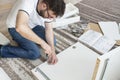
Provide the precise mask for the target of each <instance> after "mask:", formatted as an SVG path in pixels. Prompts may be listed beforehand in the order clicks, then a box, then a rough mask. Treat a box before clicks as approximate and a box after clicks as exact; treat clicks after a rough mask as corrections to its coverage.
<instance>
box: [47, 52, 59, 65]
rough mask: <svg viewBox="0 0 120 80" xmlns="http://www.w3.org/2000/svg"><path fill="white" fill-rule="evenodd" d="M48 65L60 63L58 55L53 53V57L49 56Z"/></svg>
mask: <svg viewBox="0 0 120 80" xmlns="http://www.w3.org/2000/svg"><path fill="white" fill-rule="evenodd" d="M47 61H48V63H49V64H56V63H57V62H58V58H57V56H56V53H55V52H53V53H52V54H51V55H48V60H47Z"/></svg>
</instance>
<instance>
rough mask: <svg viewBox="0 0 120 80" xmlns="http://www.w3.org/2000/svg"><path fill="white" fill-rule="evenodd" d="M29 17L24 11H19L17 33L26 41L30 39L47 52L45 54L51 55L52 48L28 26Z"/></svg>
mask: <svg viewBox="0 0 120 80" xmlns="http://www.w3.org/2000/svg"><path fill="white" fill-rule="evenodd" d="M28 20H29V15H28V14H27V13H26V12H24V11H19V12H18V14H17V18H16V31H17V32H18V33H20V34H21V35H22V36H23V37H25V38H26V39H29V40H31V41H33V42H35V43H37V44H39V45H41V47H42V48H43V49H44V50H45V53H47V54H48V55H50V54H51V53H52V52H51V47H50V46H49V45H48V44H47V43H46V42H45V41H44V40H42V39H41V38H40V37H38V36H37V35H36V34H35V33H34V32H33V31H32V30H31V29H30V27H29V26H28Z"/></svg>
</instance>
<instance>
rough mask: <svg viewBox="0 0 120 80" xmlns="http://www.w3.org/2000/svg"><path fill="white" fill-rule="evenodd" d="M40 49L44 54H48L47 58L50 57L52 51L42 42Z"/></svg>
mask: <svg viewBox="0 0 120 80" xmlns="http://www.w3.org/2000/svg"><path fill="white" fill-rule="evenodd" d="M41 47H42V48H43V49H44V51H45V53H46V54H48V56H49V55H51V53H52V49H51V47H50V46H49V45H48V44H47V43H46V42H42V44H41Z"/></svg>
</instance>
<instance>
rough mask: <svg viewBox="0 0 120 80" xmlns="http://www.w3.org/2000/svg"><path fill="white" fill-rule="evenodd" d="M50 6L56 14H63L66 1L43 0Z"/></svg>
mask: <svg viewBox="0 0 120 80" xmlns="http://www.w3.org/2000/svg"><path fill="white" fill-rule="evenodd" d="M42 2H44V3H46V5H47V6H48V8H49V9H50V10H52V11H53V12H54V13H55V15H56V16H62V15H63V14H64V12H65V2H64V0H43V1H42Z"/></svg>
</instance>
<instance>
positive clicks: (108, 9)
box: [77, 0, 120, 22]
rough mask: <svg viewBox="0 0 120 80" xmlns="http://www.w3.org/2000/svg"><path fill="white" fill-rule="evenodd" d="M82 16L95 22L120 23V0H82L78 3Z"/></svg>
mask: <svg viewBox="0 0 120 80" xmlns="http://www.w3.org/2000/svg"><path fill="white" fill-rule="evenodd" d="M77 7H79V9H80V15H81V16H83V17H84V18H86V19H89V20H90V21H93V22H98V21H117V22H120V0H82V1H81V2H79V3H77Z"/></svg>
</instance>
